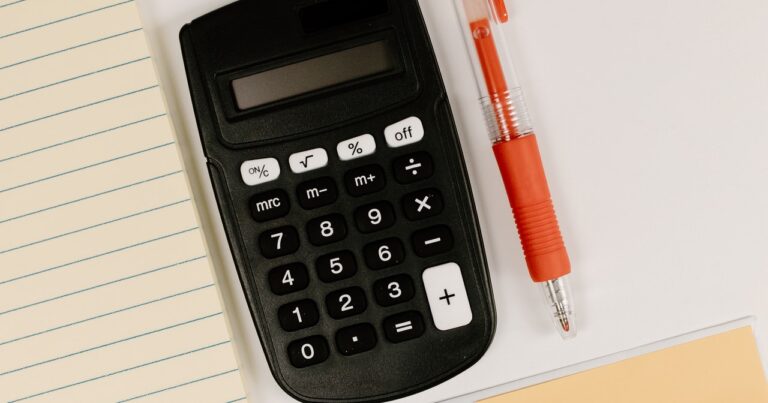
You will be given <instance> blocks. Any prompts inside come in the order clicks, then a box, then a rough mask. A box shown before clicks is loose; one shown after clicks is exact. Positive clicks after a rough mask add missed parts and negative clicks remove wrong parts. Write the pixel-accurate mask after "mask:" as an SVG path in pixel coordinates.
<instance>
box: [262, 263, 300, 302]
mask: <svg viewBox="0 0 768 403" xmlns="http://www.w3.org/2000/svg"><path fill="white" fill-rule="evenodd" d="M308 285H309V275H308V273H307V267H306V266H304V265H303V264H301V263H293V264H288V265H285V266H280V267H276V268H274V269H272V270H271V271H270V272H269V288H271V289H272V292H273V293H275V294H277V295H285V294H290V293H292V292H296V291H301V290H303V289H305V288H307V286H308Z"/></svg>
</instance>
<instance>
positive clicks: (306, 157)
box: [288, 148, 328, 174]
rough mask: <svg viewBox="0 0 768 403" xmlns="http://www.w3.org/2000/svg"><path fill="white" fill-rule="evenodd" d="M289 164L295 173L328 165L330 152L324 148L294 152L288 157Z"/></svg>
mask: <svg viewBox="0 0 768 403" xmlns="http://www.w3.org/2000/svg"><path fill="white" fill-rule="evenodd" d="M288 164H289V165H290V166H291V171H292V172H293V173H295V174H300V173H304V172H307V171H312V170H315V169H320V168H322V167H324V166H326V165H328V153H326V152H325V150H323V149H322V148H315V149H312V150H307V151H302V152H299V153H294V154H291V156H290V157H288Z"/></svg>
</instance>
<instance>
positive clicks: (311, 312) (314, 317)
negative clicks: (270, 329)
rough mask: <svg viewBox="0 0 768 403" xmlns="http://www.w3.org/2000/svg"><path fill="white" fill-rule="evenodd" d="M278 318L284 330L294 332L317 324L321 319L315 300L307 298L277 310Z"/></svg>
mask: <svg viewBox="0 0 768 403" xmlns="http://www.w3.org/2000/svg"><path fill="white" fill-rule="evenodd" d="M277 318H278V319H279V320H280V326H281V327H282V328H283V330H285V331H288V332H293V331H295V330H299V329H304V328H307V327H311V326H314V325H316V324H317V322H318V321H319V320H320V313H318V311H317V305H316V304H315V302H314V301H312V300H311V299H305V300H302V301H297V302H291V303H290V304H285V305H283V306H281V307H280V309H278V310H277Z"/></svg>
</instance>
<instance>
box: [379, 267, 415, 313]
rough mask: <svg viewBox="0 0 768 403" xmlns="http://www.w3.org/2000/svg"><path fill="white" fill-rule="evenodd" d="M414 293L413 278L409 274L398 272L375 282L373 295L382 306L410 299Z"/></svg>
mask: <svg viewBox="0 0 768 403" xmlns="http://www.w3.org/2000/svg"><path fill="white" fill-rule="evenodd" d="M414 293H415V292H414V287H413V280H411V278H410V277H409V276H408V275H407V274H398V275H397V276H392V277H389V278H385V279H381V280H379V281H377V282H375V283H373V296H374V297H375V298H376V302H377V303H378V304H379V305H381V306H391V305H395V304H399V303H402V302H406V301H410V300H411V298H413V294H414Z"/></svg>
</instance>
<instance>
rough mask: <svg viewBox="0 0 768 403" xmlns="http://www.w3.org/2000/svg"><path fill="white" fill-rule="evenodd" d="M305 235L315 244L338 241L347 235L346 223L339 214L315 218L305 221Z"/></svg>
mask: <svg viewBox="0 0 768 403" xmlns="http://www.w3.org/2000/svg"><path fill="white" fill-rule="evenodd" d="M307 236H308V237H309V242H311V243H312V245H315V246H321V245H327V244H329V243H333V242H338V241H341V240H342V239H344V237H346V236H347V223H346V222H345V221H344V217H342V216H341V215H340V214H331V215H328V216H325V217H320V218H315V219H313V220H310V221H309V222H308V223H307Z"/></svg>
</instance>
